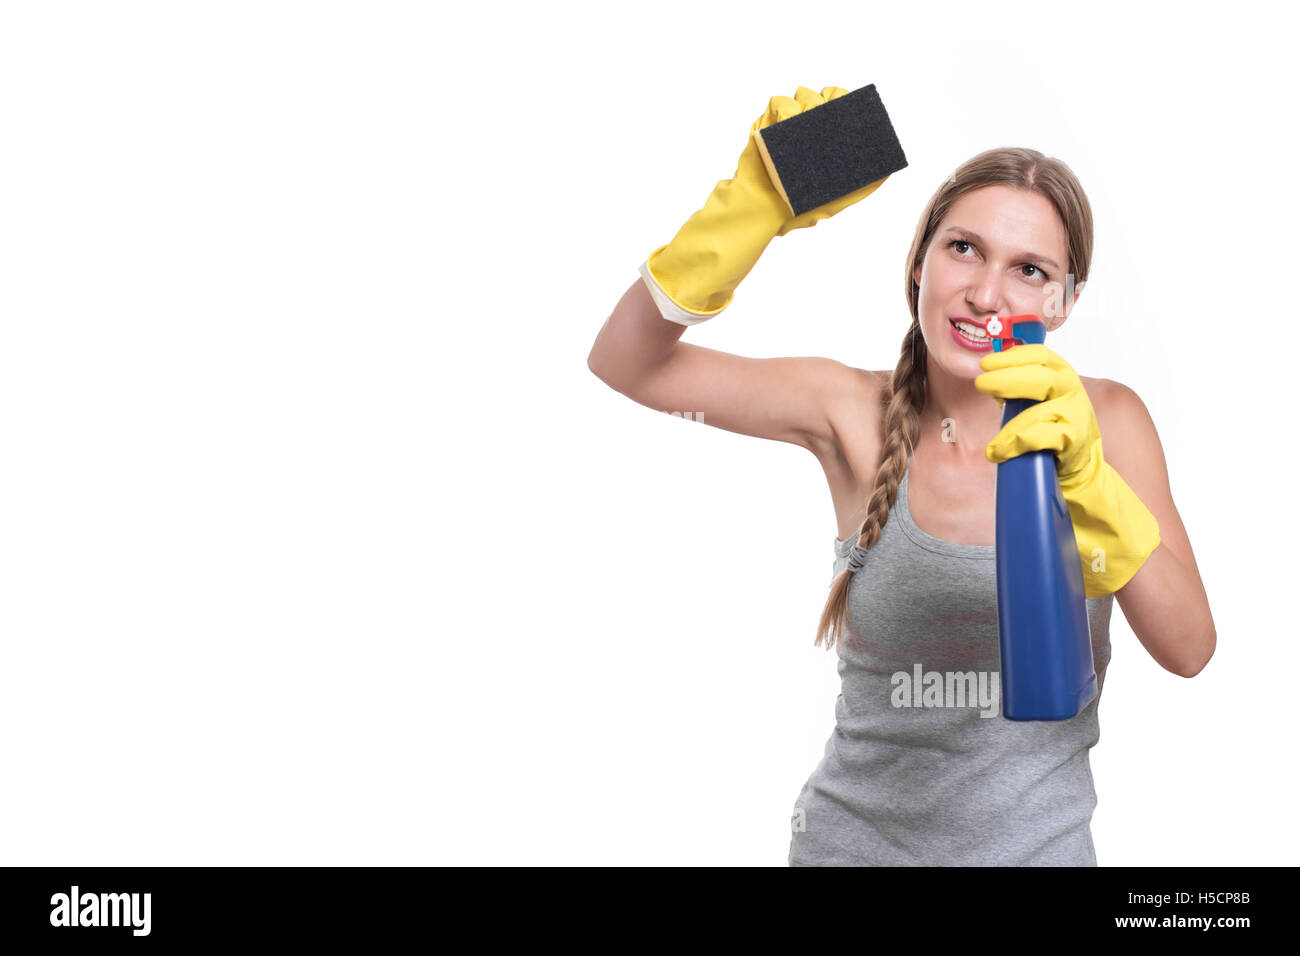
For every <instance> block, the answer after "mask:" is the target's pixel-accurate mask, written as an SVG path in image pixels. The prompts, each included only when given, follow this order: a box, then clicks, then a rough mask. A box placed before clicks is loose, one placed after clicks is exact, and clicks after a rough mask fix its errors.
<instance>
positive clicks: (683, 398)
mask: <svg viewBox="0 0 1300 956" xmlns="http://www.w3.org/2000/svg"><path fill="white" fill-rule="evenodd" d="M844 92H845V91H844V90H843V89H842V88H839V87H827V88H825V89H823V90H822V92H821V93H820V94H818V93H814V92H813V91H811V90H808V89H805V88H804V87H800V88H799V90H798V91H797V92H796V95H795V97H793V98H787V97H774V98H773V99H772V100H771V101H770V103H769V108H768V111H767V113H765V114H764V116H762V117H760V118H759V120H757V121H756V122H755V123H754V126H753V127H751V129H754V128H758V127H760V126H763V125H766V124H768V123H771V122H776V121H779V120H780V119H782V118H784V117H786V116H789V115H792V114H793V113H795V112H799V111H801V110H806V109H812V108H815V107H816V106H817V105H820V104H821V103H824V102H826V101H827V100H828V99H830V98H833V97H834V96H837V95H843V93H844ZM752 150H753V142H752V138H751V142H750V144H749V145H748V146H747V147H746V152H745V153H744V154H743V155H742V157H741V162H740V165H739V166H738V168H737V173H736V177H734V178H733V179H732V180H728V181H724V182H722V183H719V184H718V187H717V188H716V189H715V193H714V195H713V196H711V197H710V203H709V204H706V206H705V207H704V208H703V209H701V210H700V212H698V213H696V214H695V216H693V217H692V218H691V220H689V221H688V223H687V224H686V225H685V226H683V229H682V231H681V232H680V233H679V234H678V237H677V238H676V239H674V242H675V243H678V242H679V240H680V241H681V242H680V243H679V244H681V245H685V244H689V243H691V242H698V240H699V238H700V236H701V235H703V230H710V231H711V233H710V242H711V243H712V245H713V246H714V247H716V248H720V249H728V250H730V249H737V248H739V249H742V250H744V251H743V252H742V253H739V254H738V255H741V257H742V261H739V262H725V261H722V262H719V261H718V260H719V257H718V256H701V255H698V254H697V255H694V256H692V255H690V254H685V255H679V256H677V258H676V259H674V253H675V250H674V249H673V246H672V244H669V245H668V246H661V247H659V249H656V250H655V252H654V253H652V254H651V256H650V257H649V258H648V260H647V262H646V263H644V264H643V265H642V267H641V270H640V271H641V277H640V278H639V279H638V280H637V281H636V282H634V283H633V284H632V286H631V288H629V289H628V290H627V292H626V293H625V294H624V295H623V297H622V299H621V300H620V301H619V303H618V305H617V307H616V308H615V309H614V312H613V314H612V315H610V317H609V319H608V320H607V321H606V323H605V325H604V327H603V328H602V329H601V331H600V333H599V335H598V337H597V339H596V342H595V345H594V346H593V348H592V350H591V355H590V357H589V360H588V364H589V366H590V368H591V369H592V371H593V372H594V373H595V374H596V375H598V376H599V377H600V378H601V379H602V380H603V381H605V382H606V383H608V384H609V385H610V386H611V387H613V388H615V389H616V390H618V391H619V392H621V393H623V394H625V395H627V396H628V397H629V398H631V399H633V400H634V401H636V402H638V403H640V404H643V405H647V406H649V407H651V408H656V409H666V408H689V409H693V410H698V411H699V412H701V413H702V414H701V417H702V419H703V421H704V422H705V423H707V424H709V425H713V426H716V427H719V428H724V429H726V430H728V431H733V432H739V433H742V434H747V435H754V436H756V437H760V438H767V439H775V440H778V441H785V442H790V443H792V444H797V445H800V446H802V447H804V448H806V449H808V451H810V452H811V453H812V454H813V455H815V456H816V458H817V460H818V461H819V462H820V463H821V465H822V467H823V469H824V471H825V474H826V480H827V483H828V485H829V488H830V493H831V499H832V501H833V504H834V509H835V515H836V520H837V523H838V528H837V536H836V540H835V564H834V570H835V576H834V578H833V581H832V584H831V590H830V595H829V597H828V600H827V603H826V606H825V608H824V609H823V612H822V616H821V621H820V623H819V625H818V627H817V631H816V637H815V641H814V643H816V644H825V645H826V646H828V647H833V648H834V649H835V650H836V653H837V655H838V657H839V662H838V670H839V674H840V680H841V689H842V692H841V694H840V696H839V698H838V699H837V701H836V708H835V716H836V722H835V728H834V731H833V732H832V734H831V737H830V739H829V740H828V741H827V743H826V749H825V755H824V757H823V758H822V760H821V762H820V763H819V764H818V765H817V767H816V768H815V769H814V771H813V773H812V775H811V776H810V777H809V779H808V780H807V782H806V783H805V784H804V786H803V788H802V789H801V791H800V792H799V794H798V796H797V798H796V800H795V805H794V811H793V814H792V820H791V829H792V834H791V843H790V853H789V857H788V863H789V864H790V865H791V866H826V865H832V866H833V865H882V866H909V865H927V866H948V865H967V866H968V865H1006V866H1012V865H1014V866H1026V865H1028V866H1095V865H1096V863H1097V860H1096V854H1095V851H1094V847H1093V841H1092V833H1091V819H1092V813H1093V810H1094V808H1095V806H1096V803H1097V796H1096V792H1095V789H1094V786H1093V779H1092V772H1091V768H1090V766H1089V760H1088V753H1089V748H1091V747H1092V746H1093V745H1094V744H1095V743H1096V742H1097V740H1098V738H1099V725H1098V719H1097V706H1098V701H1099V700H1100V686H1101V685H1102V684H1103V683H1104V678H1105V673H1106V665H1107V663H1108V661H1109V659H1110V640H1109V624H1110V617H1111V611H1112V606H1113V602H1114V599H1115V598H1116V597H1118V599H1119V602H1120V606H1121V607H1122V609H1123V611H1124V616H1125V618H1126V619H1127V620H1128V622H1129V624H1130V625H1131V626H1132V628H1133V630H1134V632H1135V633H1136V635H1137V636H1138V638H1139V640H1140V641H1141V642H1142V644H1143V646H1144V647H1145V648H1146V649H1147V651H1148V652H1149V653H1150V654H1151V656H1152V657H1153V658H1155V660H1156V661H1157V662H1158V663H1159V664H1160V665H1161V666H1162V667H1164V668H1165V669H1167V670H1169V671H1172V672H1173V673H1175V674H1179V675H1181V676H1184V677H1192V676H1194V675H1195V674H1197V673H1198V672H1199V671H1200V670H1201V669H1202V668H1203V667H1204V666H1205V664H1206V662H1207V661H1208V660H1209V659H1210V656H1211V655H1212V654H1213V653H1214V647H1215V630H1214V622H1213V619H1212V617H1211V614H1210V608H1209V602H1208V599H1207V597H1206V594H1205V590H1204V587H1203V585H1202V583H1201V580H1200V574H1199V571H1198V570H1197V566H1196V559H1195V557H1194V556H1193V553H1192V547H1191V544H1190V542H1189V541H1188V538H1187V534H1186V532H1185V530H1184V528H1183V525H1182V522H1181V520H1180V519H1179V515H1178V511H1177V509H1176V507H1175V506H1174V502H1173V500H1172V497H1171V494H1170V489H1169V481H1168V476H1167V473H1166V469H1165V462H1164V456H1163V452H1162V450H1161V446H1160V441H1159V438H1158V437H1157V433H1156V428H1155V426H1154V424H1153V423H1152V421H1151V418H1150V416H1149V415H1148V413H1147V410H1146V408H1145V406H1144V405H1143V403H1142V401H1141V400H1140V399H1139V397H1138V396H1137V395H1136V394H1135V393H1134V392H1133V391H1132V389H1130V388H1128V387H1126V386H1124V385H1122V384H1120V383H1118V382H1114V381H1111V380H1109V379H1104V378H1086V377H1080V376H1078V375H1076V374H1075V372H1074V371H1073V369H1071V368H1070V367H1069V365H1068V364H1066V363H1065V362H1064V361H1063V360H1062V359H1061V358H1060V356H1058V355H1056V353H1054V352H1051V351H1050V348H1049V347H1048V346H1018V347H1016V348H1013V349H1010V350H1008V351H1006V352H1003V353H993V352H992V351H991V345H990V343H989V342H988V340H987V338H985V339H984V340H983V341H981V337H982V336H981V330H982V329H983V328H984V325H985V323H986V322H987V321H988V320H989V319H991V318H994V317H1006V316H1010V315H1021V314H1026V313H1030V314H1034V315H1038V316H1041V317H1042V318H1043V320H1044V322H1045V323H1046V325H1047V328H1048V330H1049V332H1050V331H1051V330H1054V329H1056V328H1059V327H1060V326H1061V324H1062V323H1064V322H1065V321H1066V320H1067V319H1068V318H1069V312H1070V309H1071V308H1072V307H1073V305H1074V304H1075V302H1076V301H1077V299H1078V296H1079V292H1077V291H1075V292H1073V295H1072V296H1070V298H1069V299H1068V301H1064V300H1063V299H1062V297H1061V295H1060V291H1061V290H1062V289H1065V290H1067V291H1072V290H1081V289H1082V286H1083V284H1084V282H1085V281H1086V280H1087V277H1088V270H1089V263H1090V260H1091V256H1092V241H1093V224H1092V214H1091V209H1090V206H1089V204H1088V200H1087V197H1086V196H1085V194H1084V192H1083V189H1082V187H1081V186H1080V184H1079V182H1078V181H1077V179H1076V178H1075V176H1074V174H1073V173H1072V172H1071V171H1070V169H1069V168H1068V167H1067V166H1066V165H1065V164H1064V163H1062V162H1060V161H1059V160H1056V159H1053V158H1050V157H1047V156H1044V155H1043V154H1041V153H1039V152H1037V151H1035V150H1032V149H1011V148H1008V149H992V150H989V151H987V152H984V153H981V154H980V155H978V156H975V157H973V158H972V159H970V160H968V161H967V162H965V163H963V164H962V165H961V166H959V167H958V168H957V169H956V170H955V171H954V173H953V175H952V176H950V177H949V179H948V180H947V181H946V182H944V183H943V184H942V185H940V187H939V188H938V190H937V191H936V192H935V194H934V196H933V197H932V198H931V199H930V202H929V203H928V204H927V206H926V208H925V210H924V211H923V212H922V214H921V217H920V220H919V222H918V223H917V227H916V232H915V235H914V236H913V239H912V243H911V248H910V249H909V250H908V253H907V259H906V276H905V278H906V300H907V305H908V310H909V311H910V313H911V321H910V325H908V327H907V329H906V331H905V333H904V335H903V339H902V345H901V348H900V350H899V359H898V364H897V365H896V366H895V368H894V369H893V370H892V371H890V370H879V371H866V370H863V369H858V368H852V367H849V366H846V365H844V364H843V363H840V362H838V361H835V360H833V359H828V358H781V359H761V360H760V359H751V358H745V357H742V356H738V355H732V354H728V353H725V352H720V351H715V350H712V349H706V348H701V347H698V346H693V345H689V344H685V343H682V342H680V341H679V339H680V337H681V335H682V333H683V332H684V331H685V330H686V328H687V327H689V326H690V325H692V324H695V323H696V322H699V321H703V320H705V319H708V318H712V317H714V316H716V315H717V314H719V313H720V312H721V311H722V310H723V309H724V308H725V307H726V305H727V304H728V303H729V302H730V301H731V297H732V294H733V292H734V288H735V286H736V284H738V283H739V281H740V280H741V279H743V277H744V275H745V274H746V273H747V272H748V271H749V267H751V266H752V264H753V261H754V260H756V259H757V256H758V254H760V253H761V252H762V248H763V246H764V245H765V244H766V240H768V239H770V238H773V237H774V236H776V235H783V234H784V233H785V232H787V231H789V230H790V229H792V228H802V227H804V226H808V225H813V224H815V222H816V221H817V220H818V219H821V218H826V216H828V215H834V214H835V213H837V212H839V211H840V210H841V209H843V208H845V207H846V206H847V205H850V204H852V203H853V202H857V201H858V200H860V199H862V198H863V197H865V196H866V195H868V194H869V193H870V192H871V191H872V190H874V189H875V188H877V187H878V186H879V185H880V182H877V183H873V184H872V185H871V186H870V187H867V188H866V189H864V190H861V191H860V192H859V193H857V194H854V195H852V196H850V197H847V198H846V199H845V200H844V201H842V202H841V203H838V204H830V205H828V207H825V208H823V209H822V210H816V211H814V213H812V214H807V215H806V217H805V218H804V219H803V220H793V219H783V220H780V221H778V219H780V217H781V216H783V215H785V214H786V212H788V209H786V208H784V207H782V206H781V205H780V204H779V202H776V201H773V197H772V196H771V195H768V194H766V193H765V192H764V190H770V189H771V185H770V183H768V182H767V181H766V179H765V177H764V176H763V175H760V174H761V173H762V167H761V164H759V165H757V166H756V165H755V157H754V156H753V155H752ZM886 178H887V177H886ZM881 182H883V180H881ZM728 189H729V190H731V193H730V194H727V193H726V192H725V191H726V190H728ZM719 190H722V191H723V193H722V194H720V193H719ZM715 200H717V201H716V202H715ZM747 203H748V204H750V205H746V204H747ZM756 210H757V211H756ZM756 222H762V223H766V225H765V226H762V227H756V226H755V223H756ZM756 229H757V231H758V233H759V234H760V239H759V241H757V242H755V241H753V238H752V233H753V232H754V231H755V230H756ZM763 229H766V232H763ZM727 230H732V232H731V233H726V231H727ZM745 230H750V233H751V234H750V236H749V237H747V238H746V237H744V236H743V235H742V234H744V232H745ZM693 231H694V232H693ZM719 231H722V232H724V233H726V236H727V239H726V241H723V240H720V239H719V238H718V236H719ZM769 233H770V235H769ZM733 234H734V235H742V239H741V240H740V241H736V242H731V241H730V237H731V236H732V235H733ZM755 250H756V251H755ZM722 258H723V259H725V256H723V257H722ZM682 263H686V265H685V266H683V265H682ZM711 270H714V272H713V273H711ZM678 275H685V276H687V277H688V278H689V279H690V280H691V281H690V283H681V282H675V279H676V276H678ZM670 280H673V281H670ZM704 292H707V293H708V294H707V295H706V294H703V293H704ZM674 293H676V294H674ZM692 296H693V298H692ZM879 311H880V312H881V313H883V312H884V310H883V309H882V310H879ZM1049 341H1050V339H1049ZM990 356H992V357H990ZM1026 383H1028V384H1026ZM1017 389H1019V391H1016V390H1017ZM1035 390H1037V391H1036V393H1035ZM1013 393H1014V394H1013ZM1031 393H1033V394H1031ZM1009 397H1033V398H1038V399H1041V400H1042V404H1041V405H1039V406H1037V408H1038V410H1039V411H1038V412H1037V413H1036V414H1035V415H1033V416H1031V415H1029V413H1028V412H1026V413H1024V414H1022V415H1021V416H1018V418H1017V419H1016V420H1013V421H1012V422H1009V423H1008V425H1007V427H1006V429H1003V428H1002V425H1001V416H1002V409H1001V401H1002V400H1004V399H1006V398H1009ZM1021 419H1025V421H1021ZM1103 435H1104V437H1105V441H1104V449H1103V443H1102V441H1101V436H1103ZM1032 449H1049V450H1051V451H1053V452H1054V453H1055V454H1056V456H1057V467H1058V475H1059V477H1060V479H1061V484H1062V488H1063V490H1065V496H1066V500H1067V502H1068V503H1069V506H1070V511H1071V518H1072V520H1073V522H1074V524H1075V530H1076V537H1077V538H1078V543H1079V546H1080V560H1081V563H1082V566H1083V568H1084V572H1085V579H1086V580H1085V584H1086V585H1087V593H1088V595H1089V596H1088V599H1087V611H1088V621H1089V626H1090V630H1091V635H1092V645H1093V647H1092V649H1093V662H1094V667H1095V669H1096V672H1097V679H1098V683H1099V691H1098V697H1097V698H1094V699H1093V700H1092V702H1091V703H1089V704H1088V705H1087V706H1086V707H1085V708H1084V709H1083V710H1082V711H1081V712H1080V713H1079V714H1078V715H1077V716H1075V717H1073V718H1071V719H1069V720H1062V721H1025V722H1021V721H1011V720H1006V719H1003V718H1002V717H1001V715H1000V711H999V709H998V700H997V695H996V691H997V686H998V685H997V677H998V672H999V668H1000V656H999V643H998V628H997V596H996V574H995V561H994V555H995V549H994V538H995V507H994V502H995V497H994V488H995V485H994V482H995V477H996V473H997V466H996V462H997V461H999V460H1005V458H1006V457H1011V456H1012V455H1014V454H1021V453H1023V452H1025V451H1028V450H1032ZM1098 542H1103V543H1104V544H1105V548H1104V549H1098V548H1095V547H1092V545H1095V544H1097V543H1098ZM1098 550H1106V551H1107V554H1106V555H1104V556H1103V561H1102V562H1101V566H1100V569H1099V568H1098V561H1097V558H1096V554H1097V551H1098ZM1107 559H1108V560H1107ZM931 675H939V679H938V680H935V679H933V678H932V677H931ZM952 675H957V677H956V679H955V680H954V678H953V676H952ZM918 678H919V679H920V680H918ZM945 678H946V679H945ZM954 687H956V688H957V689H958V690H960V691H962V692H963V693H959V694H958V695H957V697H958V698H959V699H953V689H954ZM945 694H947V695H948V696H945ZM960 698H965V699H964V700H963V699H960Z"/></svg>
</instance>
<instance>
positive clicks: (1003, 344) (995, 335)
mask: <svg viewBox="0 0 1300 956" xmlns="http://www.w3.org/2000/svg"><path fill="white" fill-rule="evenodd" d="M984 331H986V332H987V333H988V334H989V338H991V339H992V340H993V351H995V352H1005V351H1006V350H1007V349H1009V348H1011V347H1012V346H1013V345H1042V344H1043V342H1044V340H1045V339H1046V338H1047V323H1045V322H1044V321H1043V320H1042V319H1040V318H1039V317H1038V316H1036V315H1008V316H996V315H995V316H994V317H993V318H991V319H989V321H988V325H986V326H985V327H984Z"/></svg>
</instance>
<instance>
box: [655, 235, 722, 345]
mask: <svg viewBox="0 0 1300 956" xmlns="http://www.w3.org/2000/svg"><path fill="white" fill-rule="evenodd" d="M659 248H660V249H662V248H664V247H663V246H660V247H659ZM658 251H659V250H658V249H656V250H655V252H658ZM651 255H653V253H651ZM637 272H639V273H641V278H642V279H643V280H645V287H646V288H647V289H648V290H649V291H650V298H652V299H654V301H655V305H657V306H658V307H659V314H660V315H662V316H663V317H664V318H665V319H667V320H668V321H669V322H676V323H677V324H678V325H686V326H690V325H698V324H699V323H701V322H704V321H706V320H707V319H711V318H713V317H714V316H715V315H717V314H718V313H719V312H721V311H722V309H725V308H726V307H727V306H728V305H730V304H731V297H728V299H727V301H726V303H724V304H723V306H722V308H719V309H716V310H714V311H713V312H710V313H707V314H704V313H699V312H692V311H691V310H690V309H687V308H685V307H683V306H682V305H680V304H679V303H677V302H675V301H673V297H672V296H670V295H669V294H668V293H667V292H666V291H664V287H663V286H662V285H660V284H659V280H658V279H656V278H655V277H654V273H653V272H651V271H650V260H649V259H647V260H646V261H645V262H643V263H641V265H640V266H638V267H637Z"/></svg>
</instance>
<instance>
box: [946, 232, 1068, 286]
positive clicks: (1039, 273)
mask: <svg viewBox="0 0 1300 956" xmlns="http://www.w3.org/2000/svg"><path fill="white" fill-rule="evenodd" d="M969 245H970V243H969V242H967V241H966V240H965V239H954V240H952V241H951V242H949V243H948V248H949V249H954V250H956V252H957V254H958V255H961V256H963V257H964V255H965V253H964V252H963V250H961V249H958V248H957V247H958V246H969ZM1021 268H1022V269H1033V270H1034V272H1033V274H1032V275H1025V278H1026V279H1046V278H1047V273H1046V272H1044V271H1043V270H1042V269H1040V268H1038V266H1036V265H1034V264H1033V263H1032V262H1026V263H1025V264H1024V265H1023V266H1021ZM1022 275H1023V273H1022Z"/></svg>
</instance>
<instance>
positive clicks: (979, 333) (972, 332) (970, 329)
mask: <svg viewBox="0 0 1300 956" xmlns="http://www.w3.org/2000/svg"><path fill="white" fill-rule="evenodd" d="M953 325H955V326H957V328H958V329H959V330H960V331H961V333H962V334H963V335H965V336H966V338H968V339H975V341H977V342H987V341H988V339H989V335H988V333H987V332H985V331H984V330H983V329H981V328H979V327H978V326H975V325H971V324H970V323H969V322H954V323H953Z"/></svg>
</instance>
